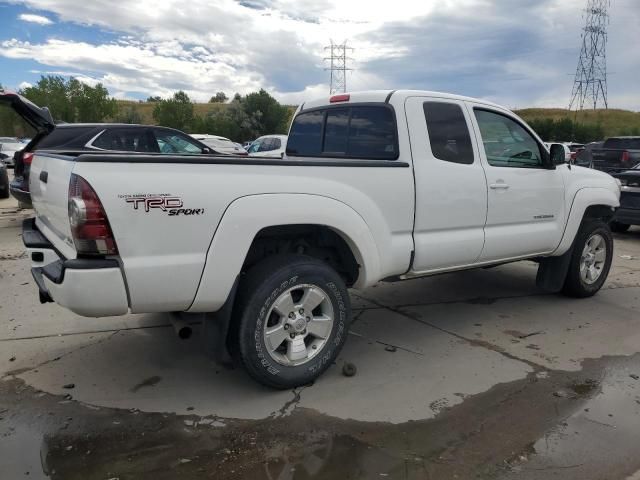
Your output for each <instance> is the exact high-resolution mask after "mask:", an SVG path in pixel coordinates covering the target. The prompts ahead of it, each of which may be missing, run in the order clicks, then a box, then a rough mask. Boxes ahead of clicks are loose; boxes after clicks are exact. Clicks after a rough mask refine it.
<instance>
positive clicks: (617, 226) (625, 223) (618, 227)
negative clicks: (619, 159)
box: [611, 164, 640, 233]
mask: <svg viewBox="0 0 640 480" xmlns="http://www.w3.org/2000/svg"><path fill="white" fill-rule="evenodd" d="M611 175H612V176H614V177H615V178H617V179H618V180H620V184H621V192H620V208H618V210H616V214H615V215H614V217H613V221H612V222H611V230H613V231H614V232H619V233H622V232H626V231H627V230H629V226H631V225H640V164H638V165H636V166H635V168H632V169H630V170H626V171H624V172H617V173H612V174H611Z"/></svg>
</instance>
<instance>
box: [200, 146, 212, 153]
mask: <svg viewBox="0 0 640 480" xmlns="http://www.w3.org/2000/svg"><path fill="white" fill-rule="evenodd" d="M202 153H211V149H210V148H209V147H204V148H203V149H202Z"/></svg>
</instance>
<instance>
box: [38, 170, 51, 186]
mask: <svg viewBox="0 0 640 480" xmlns="http://www.w3.org/2000/svg"><path fill="white" fill-rule="evenodd" d="M48 180H49V172H47V171H45V170H42V171H41V172H40V181H41V182H42V183H47V181H48Z"/></svg>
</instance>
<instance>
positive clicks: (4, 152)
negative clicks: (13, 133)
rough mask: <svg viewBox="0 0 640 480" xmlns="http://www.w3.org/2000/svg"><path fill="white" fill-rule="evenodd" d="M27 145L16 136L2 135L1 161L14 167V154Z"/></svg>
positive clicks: (0, 141)
mask: <svg viewBox="0 0 640 480" xmlns="http://www.w3.org/2000/svg"><path fill="white" fill-rule="evenodd" d="M25 146H26V144H25V143H23V142H21V141H20V140H18V139H17V138H15V137H0V161H2V163H4V164H5V165H6V166H8V167H10V168H13V155H14V154H15V153H16V152H19V151H20V150H22V149H23V148H24V147H25Z"/></svg>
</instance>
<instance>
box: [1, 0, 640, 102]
mask: <svg viewBox="0 0 640 480" xmlns="http://www.w3.org/2000/svg"><path fill="white" fill-rule="evenodd" d="M585 5H586V0H414V1H411V0H393V1H385V2H382V1H374V0H362V1H361V0H237V1H234V0H188V1H185V0H137V1H135V2H134V1H127V2H119V1H113V0H26V1H10V2H2V1H0V83H2V84H3V85H5V86H9V87H12V88H19V87H20V86H25V85H27V84H30V83H34V82H35V81H37V79H38V78H39V77H40V75H43V74H60V75H72V76H75V77H77V78H79V79H80V80H82V81H86V82H88V83H92V82H102V83H103V84H104V85H105V86H106V87H107V88H108V89H109V91H110V92H111V94H112V95H114V96H115V97H118V98H135V99H139V98H146V97H147V96H149V95H160V96H168V95H170V94H172V92H174V91H176V90H179V89H181V90H185V91H187V92H188V93H189V95H191V96H192V97H193V98H195V99H196V100H199V101H206V100H208V98H209V97H210V96H211V95H212V94H214V93H215V92H217V91H220V90H222V91H224V92H226V93H227V95H229V96H231V95H233V93H235V92H239V93H247V92H250V91H255V90H257V89H259V88H265V89H267V90H268V91H269V92H271V93H272V94H273V95H275V96H276V97H277V98H278V99H279V100H281V101H283V102H287V103H297V102H300V101H302V100H303V99H305V98H307V99H308V98H314V97H319V96H326V95H327V94H328V89H329V87H328V80H329V75H328V72H326V71H325V70H324V68H325V67H326V66H327V63H326V61H324V59H323V58H324V57H325V56H326V52H325V50H324V48H323V47H324V46H325V45H327V44H328V43H329V41H330V39H333V40H334V41H335V42H338V43H341V42H342V41H344V40H347V41H348V43H349V45H350V46H352V47H353V48H354V50H353V51H352V52H351V56H352V57H353V59H354V60H353V62H351V66H352V67H353V68H354V70H353V71H352V72H350V73H349V75H348V78H347V82H348V89H349V90H362V89H387V88H394V89H399V88H416V89H427V90H438V91H448V92H454V93H459V94H463V95H470V96H475V97H482V98H487V99H490V100H493V101H496V102H498V103H502V104H505V105H507V106H509V107H512V108H523V107H530V106H543V107H551V106H558V107H566V106H567V104H568V102H569V97H570V93H571V86H572V81H573V73H574V72H575V68H576V64H577V58H578V53H579V50H580V42H581V40H580V33H581V28H582V27H583V23H584V19H583V16H582V9H583V8H584V6H585ZM610 14H611V23H610V26H609V44H608V68H609V71H610V72H612V74H611V75H610V77H609V103H610V106H613V107H619V108H628V109H633V110H640V82H639V81H638V79H639V78H640V37H639V36H638V28H639V25H640V0H612V5H611V9H610Z"/></svg>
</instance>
